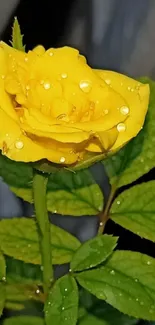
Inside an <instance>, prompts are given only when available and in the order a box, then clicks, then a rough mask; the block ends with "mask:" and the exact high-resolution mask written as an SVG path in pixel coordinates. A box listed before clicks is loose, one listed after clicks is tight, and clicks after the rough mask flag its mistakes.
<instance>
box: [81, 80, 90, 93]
mask: <svg viewBox="0 0 155 325" xmlns="http://www.w3.org/2000/svg"><path fill="white" fill-rule="evenodd" d="M79 87H80V89H81V90H82V91H83V92H85V93H89V92H90V90H91V88H92V86H91V84H90V82H89V81H87V80H81V81H80V83H79Z"/></svg>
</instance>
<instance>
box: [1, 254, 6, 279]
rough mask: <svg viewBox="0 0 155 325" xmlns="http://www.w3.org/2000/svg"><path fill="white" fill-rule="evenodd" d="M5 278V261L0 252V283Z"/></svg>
mask: <svg viewBox="0 0 155 325" xmlns="http://www.w3.org/2000/svg"><path fill="white" fill-rule="evenodd" d="M5 277H6V265H5V259H4V256H3V255H2V253H1V252H0V281H4V280H5Z"/></svg>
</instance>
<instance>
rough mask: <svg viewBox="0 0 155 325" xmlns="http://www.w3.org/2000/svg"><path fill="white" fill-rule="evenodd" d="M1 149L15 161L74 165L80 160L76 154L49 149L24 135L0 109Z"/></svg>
mask: <svg viewBox="0 0 155 325" xmlns="http://www.w3.org/2000/svg"><path fill="white" fill-rule="evenodd" d="M0 149H1V150H2V152H3V154H4V155H6V156H7V157H8V158H10V159H12V160H15V161H24V162H30V161H38V160H41V159H47V160H49V161H51V162H53V163H58V164H73V163H75V162H76V160H77V159H78V156H77V155H76V154H75V153H73V152H72V153H70V154H69V153H67V152H65V153H64V152H61V151H59V148H58V150H53V149H52V148H50V149H47V148H44V147H43V146H41V145H39V144H37V143H35V142H34V141H32V140H31V139H30V138H28V137H27V136H26V135H24V134H23V133H22V131H21V129H20V127H19V125H18V124H17V123H16V122H15V121H14V120H13V119H11V118H10V117H9V116H8V115H7V114H6V113H5V112H4V111H3V110H2V109H0Z"/></svg>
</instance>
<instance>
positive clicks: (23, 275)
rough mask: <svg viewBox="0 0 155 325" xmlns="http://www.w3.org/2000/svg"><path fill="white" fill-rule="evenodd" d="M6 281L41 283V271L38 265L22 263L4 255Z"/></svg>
mask: <svg viewBox="0 0 155 325" xmlns="http://www.w3.org/2000/svg"><path fill="white" fill-rule="evenodd" d="M5 260H6V271H7V272H6V280H7V283H20V284H36V285H42V271H41V269H40V266H39V265H34V264H30V263H24V262H22V261H19V260H15V259H14V258H12V257H9V256H5Z"/></svg>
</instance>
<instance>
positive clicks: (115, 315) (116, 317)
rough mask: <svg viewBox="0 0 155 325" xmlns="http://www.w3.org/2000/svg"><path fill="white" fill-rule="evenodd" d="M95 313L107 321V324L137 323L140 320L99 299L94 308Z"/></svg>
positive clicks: (128, 324)
mask: <svg viewBox="0 0 155 325" xmlns="http://www.w3.org/2000/svg"><path fill="white" fill-rule="evenodd" d="M93 314H94V315H95V316H96V317H97V318H98V319H102V320H104V321H106V325H135V324H137V322H138V320H137V319H135V318H132V317H129V316H127V315H125V314H123V313H120V312H119V311H118V310H117V309H115V308H113V307H112V306H110V305H109V304H107V303H105V302H104V301H101V300H100V301H99V302H98V303H96V305H95V307H94V308H93Z"/></svg>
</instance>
